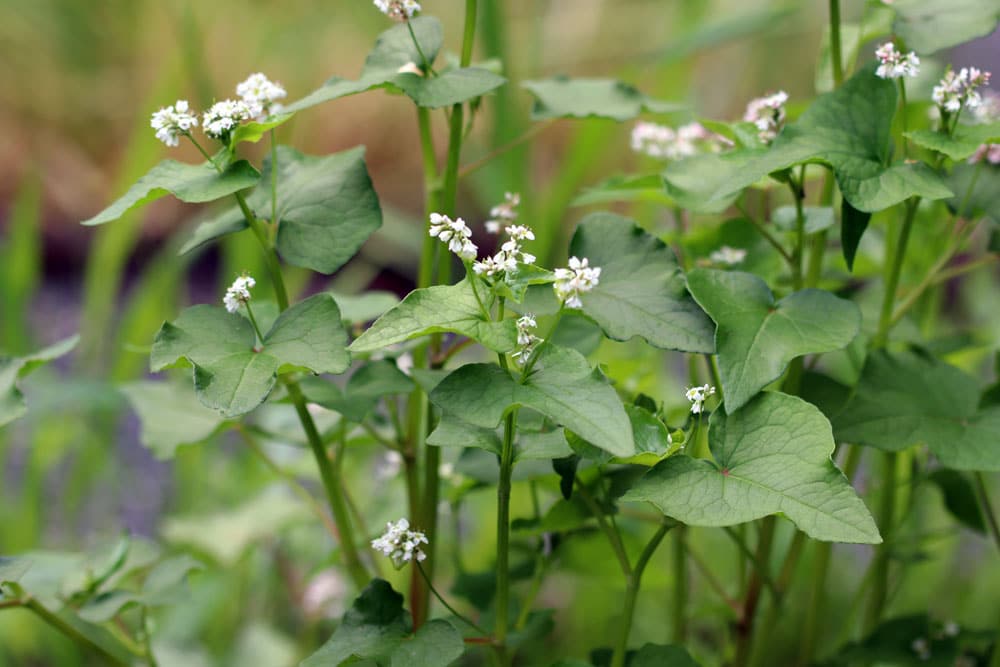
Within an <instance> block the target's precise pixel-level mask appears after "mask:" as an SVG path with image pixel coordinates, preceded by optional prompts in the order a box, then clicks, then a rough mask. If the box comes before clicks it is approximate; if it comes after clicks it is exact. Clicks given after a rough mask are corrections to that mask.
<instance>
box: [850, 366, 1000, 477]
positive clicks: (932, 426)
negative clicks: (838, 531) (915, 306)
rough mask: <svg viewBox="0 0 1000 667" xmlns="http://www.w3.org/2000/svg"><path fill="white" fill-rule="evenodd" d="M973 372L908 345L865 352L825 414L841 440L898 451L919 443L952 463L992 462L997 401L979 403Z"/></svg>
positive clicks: (998, 431) (997, 458)
mask: <svg viewBox="0 0 1000 667" xmlns="http://www.w3.org/2000/svg"><path fill="white" fill-rule="evenodd" d="M978 406H979V386H978V383H977V382H976V380H975V379H974V378H972V377H970V376H968V375H966V374H965V373H963V372H962V371H960V370H959V369H957V368H955V367H954V366H951V365H949V364H946V363H945V362H943V361H941V360H939V359H937V358H934V357H930V356H928V355H925V354H918V353H916V352H895V353H891V352H886V351H877V352H872V353H871V354H870V355H869V356H868V358H867V360H866V361H865V367H864V369H863V371H862V373H861V380H860V381H859V383H858V386H857V388H856V390H855V392H854V394H853V395H852V398H851V400H850V401H848V403H847V404H846V405H845V406H844V407H843V409H842V410H841V411H840V412H839V413H838V414H837V415H835V416H833V417H832V418H831V421H832V422H833V426H834V432H835V433H836V434H837V439H838V440H839V441H841V442H850V443H855V444H859V445H867V446H869V447H876V448H878V449H882V450H885V451H892V452H895V451H900V450H902V449H906V448H907V447H910V446H912V445H917V444H926V445H927V447H928V448H929V449H930V450H931V452H933V453H934V455H935V456H936V457H937V458H938V459H939V460H940V461H941V463H942V464H944V465H945V466H947V467H949V468H953V469H956V470H1000V406H989V407H986V408H984V409H982V410H980V409H979V407H978Z"/></svg>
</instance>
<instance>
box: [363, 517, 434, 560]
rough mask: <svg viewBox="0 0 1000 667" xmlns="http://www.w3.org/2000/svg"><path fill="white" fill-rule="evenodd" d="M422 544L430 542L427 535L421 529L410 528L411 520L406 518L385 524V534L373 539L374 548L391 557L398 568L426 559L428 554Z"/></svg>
mask: <svg viewBox="0 0 1000 667" xmlns="http://www.w3.org/2000/svg"><path fill="white" fill-rule="evenodd" d="M421 544H429V543H428V541H427V536H426V535H424V534H423V533H422V532H420V531H419V530H410V522H409V521H407V520H406V519H400V520H399V521H397V522H396V523H393V522H392V521H390V522H389V523H387V524H385V534H384V535H382V536H381V537H379V538H377V539H374V540H372V548H373V549H375V550H376V551H380V552H382V554H384V555H386V556H388V557H389V558H391V559H392V563H393V565H395V566H396V567H397V568H401V567H403V566H404V565H406V564H407V563H409V562H410V561H413V560H415V561H417V562H420V561H422V560H424V559H426V558H427V554H425V553H424V552H423V551H422V550H421V549H420V545H421Z"/></svg>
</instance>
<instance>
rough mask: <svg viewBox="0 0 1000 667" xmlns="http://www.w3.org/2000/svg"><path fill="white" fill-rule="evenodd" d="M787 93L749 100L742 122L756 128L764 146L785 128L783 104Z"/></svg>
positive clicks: (780, 92) (786, 98) (779, 92)
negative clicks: (751, 124)
mask: <svg viewBox="0 0 1000 667" xmlns="http://www.w3.org/2000/svg"><path fill="white" fill-rule="evenodd" d="M786 102H788V93H786V92H785V91H783V90H779V91H778V92H776V93H774V94H772V95H767V96H765V97H758V98H757V99H754V100H750V103H749V104H747V109H746V111H745V112H744V113H743V120H745V121H746V122H748V123H753V124H754V125H756V126H757V137H758V138H759V139H760V140H761V141H763V142H764V143H765V144H769V143H771V142H772V141H774V138H775V137H777V136H778V132H780V131H781V128H783V127H784V126H785V103H786Z"/></svg>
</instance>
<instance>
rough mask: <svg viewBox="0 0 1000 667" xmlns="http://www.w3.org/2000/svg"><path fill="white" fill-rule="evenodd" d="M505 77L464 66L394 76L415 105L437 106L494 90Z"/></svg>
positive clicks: (463, 100) (445, 105) (503, 81)
mask: <svg viewBox="0 0 1000 667" xmlns="http://www.w3.org/2000/svg"><path fill="white" fill-rule="evenodd" d="M506 82H507V79H505V78H503V77H502V76H498V75H496V74H494V73H492V72H490V71H488V70H485V69H481V68H479V67H463V68H460V69H451V70H446V71H444V72H441V73H440V74H439V75H438V76H433V77H423V76H417V75H416V74H400V75H398V76H397V77H395V78H394V79H393V83H395V84H396V85H397V86H399V88H400V89H402V91H403V92H404V93H406V94H407V95H408V96H409V97H410V99H412V100H413V101H414V102H416V104H417V106H421V107H427V108H429V109H440V108H441V107H448V106H452V105H453V104H459V103H461V102H467V101H469V100H472V99H475V98H477V97H482V96H483V95H485V94H486V93H488V92H490V91H493V90H496V89H497V88H499V87H500V86H502V85H503V84H505V83H506Z"/></svg>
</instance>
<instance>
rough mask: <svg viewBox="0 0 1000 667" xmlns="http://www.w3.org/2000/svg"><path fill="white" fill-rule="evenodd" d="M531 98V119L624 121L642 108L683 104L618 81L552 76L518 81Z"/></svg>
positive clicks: (666, 110)
mask: <svg viewBox="0 0 1000 667" xmlns="http://www.w3.org/2000/svg"><path fill="white" fill-rule="evenodd" d="M521 86H522V87H524V88H526V89H527V90H528V92H530V93H531V94H532V95H533V96H534V98H535V105H534V107H533V108H532V110H531V119H532V120H547V119H549V118H610V119H612V120H617V121H624V120H630V119H632V118H635V117H636V116H638V115H639V114H641V113H642V112H643V111H650V112H653V113H669V112H671V111H678V110H680V109H683V108H684V107H683V106H681V105H678V104H672V103H669V102H662V101H659V100H653V99H650V98H648V97H646V96H645V95H643V94H642V93H640V92H639V91H638V89H636V88H635V87H634V86H631V85H629V84H627V83H624V82H622V81H615V80H614V79H575V78H574V79H571V78H568V77H553V78H551V79H544V80H539V81H525V82H524V83H522V84H521Z"/></svg>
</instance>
